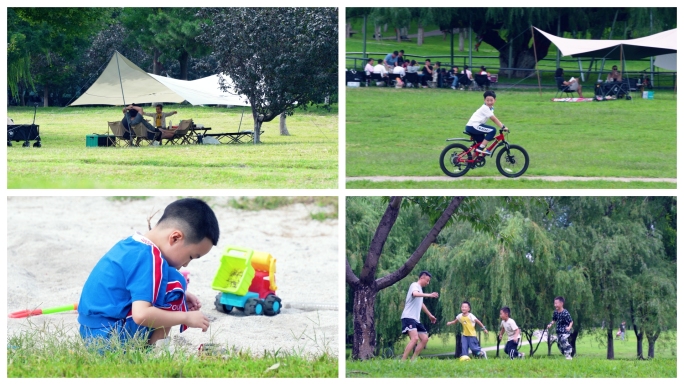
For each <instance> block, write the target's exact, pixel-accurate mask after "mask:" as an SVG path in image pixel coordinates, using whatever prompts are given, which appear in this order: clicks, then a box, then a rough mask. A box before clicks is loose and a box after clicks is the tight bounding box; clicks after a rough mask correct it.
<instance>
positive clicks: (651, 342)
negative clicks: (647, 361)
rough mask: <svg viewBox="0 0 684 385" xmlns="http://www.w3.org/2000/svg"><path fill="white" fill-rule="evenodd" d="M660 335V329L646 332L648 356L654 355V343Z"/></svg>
mask: <svg viewBox="0 0 684 385" xmlns="http://www.w3.org/2000/svg"><path fill="white" fill-rule="evenodd" d="M659 336H660V331H657V332H655V334H651V333H648V332H647V333H646V339H647V340H648V358H654V357H655V343H656V340H657V339H658V337H659Z"/></svg>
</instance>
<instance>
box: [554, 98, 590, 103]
mask: <svg viewBox="0 0 684 385" xmlns="http://www.w3.org/2000/svg"><path fill="white" fill-rule="evenodd" d="M592 100H594V99H593V98H553V99H551V101H552V102H591V101H592Z"/></svg>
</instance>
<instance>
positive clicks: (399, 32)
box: [394, 28, 401, 43]
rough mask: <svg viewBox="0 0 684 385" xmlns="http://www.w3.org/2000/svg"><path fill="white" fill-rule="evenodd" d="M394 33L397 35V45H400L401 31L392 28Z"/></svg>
mask: <svg viewBox="0 0 684 385" xmlns="http://www.w3.org/2000/svg"><path fill="white" fill-rule="evenodd" d="M394 32H396V34H397V43H401V30H400V29H399V28H394Z"/></svg>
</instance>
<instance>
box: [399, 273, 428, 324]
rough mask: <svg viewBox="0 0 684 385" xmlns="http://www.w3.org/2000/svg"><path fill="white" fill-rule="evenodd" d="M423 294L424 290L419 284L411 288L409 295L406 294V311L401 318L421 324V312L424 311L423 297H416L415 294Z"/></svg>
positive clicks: (415, 283)
mask: <svg viewBox="0 0 684 385" xmlns="http://www.w3.org/2000/svg"><path fill="white" fill-rule="evenodd" d="M414 291H417V292H419V293H422V292H423V288H422V287H421V286H420V284H419V283H418V282H414V283H412V284H411V286H409V289H408V293H406V302H405V303H404V311H403V312H402V313H401V318H411V319H414V320H416V322H420V311H421V310H422V309H423V297H414V296H413V292H414Z"/></svg>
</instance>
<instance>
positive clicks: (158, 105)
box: [154, 104, 164, 110]
mask: <svg viewBox="0 0 684 385" xmlns="http://www.w3.org/2000/svg"><path fill="white" fill-rule="evenodd" d="M154 107H155V108H156V107H159V109H160V110H163V109H164V106H163V105H161V104H157V105H156V106H154Z"/></svg>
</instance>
